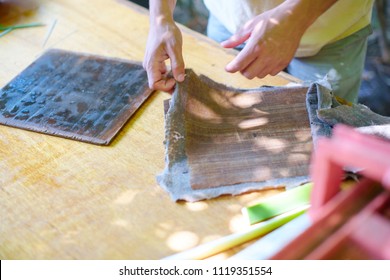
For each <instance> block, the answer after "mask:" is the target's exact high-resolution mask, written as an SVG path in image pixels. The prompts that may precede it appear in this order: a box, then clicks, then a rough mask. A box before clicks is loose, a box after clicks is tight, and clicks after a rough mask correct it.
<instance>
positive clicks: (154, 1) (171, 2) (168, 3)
mask: <svg viewBox="0 0 390 280" xmlns="http://www.w3.org/2000/svg"><path fill="white" fill-rule="evenodd" d="M175 6H176V0H150V1H149V13H150V16H149V19H150V23H151V24H153V25H154V24H167V23H168V24H169V23H173V22H174V19H173V10H174V9H175Z"/></svg>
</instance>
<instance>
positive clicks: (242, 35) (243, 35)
mask: <svg viewBox="0 0 390 280" xmlns="http://www.w3.org/2000/svg"><path fill="white" fill-rule="evenodd" d="M250 36H251V33H250V32H248V31H244V30H239V31H238V32H237V33H236V34H234V35H233V36H231V37H230V38H229V39H227V40H226V41H223V42H221V46H222V47H224V48H235V47H237V46H239V45H241V44H242V43H244V42H245V41H246V40H248V39H249V37H250Z"/></svg>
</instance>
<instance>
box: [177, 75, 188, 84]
mask: <svg viewBox="0 0 390 280" xmlns="http://www.w3.org/2000/svg"><path fill="white" fill-rule="evenodd" d="M185 76H186V75H184V74H180V75H179V76H178V77H177V81H178V82H182V81H184V78H185Z"/></svg>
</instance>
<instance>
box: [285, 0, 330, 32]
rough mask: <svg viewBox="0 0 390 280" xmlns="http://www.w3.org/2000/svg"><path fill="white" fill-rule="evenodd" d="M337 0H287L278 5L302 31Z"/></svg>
mask: <svg viewBox="0 0 390 280" xmlns="http://www.w3.org/2000/svg"><path fill="white" fill-rule="evenodd" d="M337 1H338V0H321V1H313V0H287V1H285V2H283V3H282V4H281V5H280V6H279V7H281V8H282V7H283V8H282V9H283V10H284V11H285V13H286V14H287V15H288V16H289V17H291V19H292V21H293V23H295V24H296V25H297V27H299V28H300V29H301V30H302V31H303V32H304V31H305V30H306V29H307V28H309V27H310V25H312V24H313V23H314V22H315V21H316V20H317V19H318V18H319V17H320V16H321V15H322V14H323V13H325V12H326V11H327V10H328V9H329V8H330V7H331V6H332V5H333V4H334V3H336V2H337Z"/></svg>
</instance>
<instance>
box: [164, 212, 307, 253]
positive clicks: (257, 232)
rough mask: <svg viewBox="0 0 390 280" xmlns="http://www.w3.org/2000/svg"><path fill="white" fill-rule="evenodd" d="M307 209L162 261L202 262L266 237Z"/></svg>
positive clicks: (253, 226)
mask: <svg viewBox="0 0 390 280" xmlns="http://www.w3.org/2000/svg"><path fill="white" fill-rule="evenodd" d="M307 208H308V206H303V207H299V208H296V209H294V210H292V211H288V212H286V213H283V214H281V215H279V216H277V217H274V218H272V219H269V220H267V221H264V222H262V223H258V224H257V225H252V226H249V227H248V228H247V229H246V230H243V231H240V232H237V233H233V234H231V235H227V236H224V237H221V238H219V239H216V240H214V241H210V242H208V243H204V244H201V245H199V246H197V247H194V248H192V249H189V250H187V251H183V252H179V253H177V254H174V255H171V256H168V257H165V258H164V260H203V259H205V258H208V257H210V256H213V255H215V254H218V253H221V252H223V251H226V250H228V249H231V248H233V247H235V246H238V245H241V244H244V243H245V242H248V241H250V240H253V239H255V238H258V237H260V236H263V235H266V234H268V233H269V232H271V231H272V230H274V229H276V228H278V227H281V226H282V225H284V224H286V223H288V222H289V221H291V220H293V219H295V218H296V217H298V216H300V215H302V214H303V213H305V212H306V210H307Z"/></svg>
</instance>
